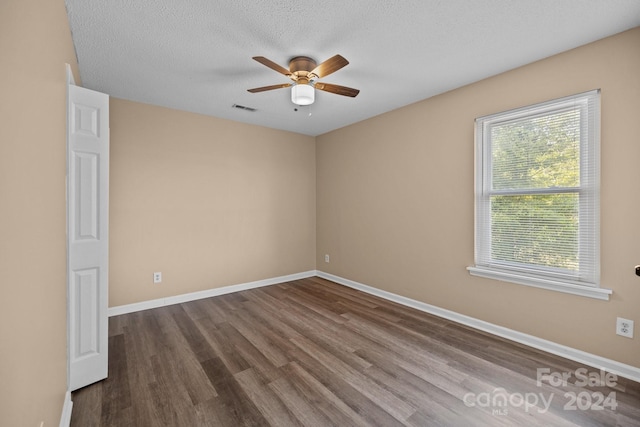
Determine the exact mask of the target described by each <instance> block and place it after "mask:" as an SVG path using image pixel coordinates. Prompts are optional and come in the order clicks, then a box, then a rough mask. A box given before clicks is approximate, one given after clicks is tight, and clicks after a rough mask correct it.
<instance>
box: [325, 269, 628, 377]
mask: <svg viewBox="0 0 640 427" xmlns="http://www.w3.org/2000/svg"><path fill="white" fill-rule="evenodd" d="M316 275H317V276H318V277H321V278H323V279H327V280H331V281H332V282H336V283H339V284H341V285H344V286H348V287H350V288H353V289H357V290H360V291H362V292H366V293H368V294H371V295H375V296H378V297H380V298H384V299H386V300H389V301H393V302H396V303H398V304H402V305H405V306H407V307H412V308H415V309H417V310H420V311H424V312H426V313H429V314H433V315H435V316H438V317H442V318H445V319H448V320H451V321H454V322H457V323H461V324H463V325H466V326H469V327H472V328H474V329H479V330H481V331H484V332H488V333H490V334H493V335H497V336H499V337H502V338H506V339H508V340H511V341H515V342H518V343H521V344H524V345H528V346H529V347H533V348H537V349H538V350H543V351H546V352H548V353H551V354H555V355H557V356H561V357H565V358H567V359H570V360H574V361H576V362H579V363H583V364H585V365H588V366H592V367H594V368H597V369H602V370H604V371H607V372H611V373H612V374H615V375H619V376H621V377H625V378H628V379H630V380H633V381H637V382H640V368H638V367H635V366H631V365H627V364H624V363H620V362H617V361H615V360H612V359H607V358H604V357H601V356H597V355H595V354H591V353H587V352H585V351H582V350H577V349H575V348H571V347H567V346H564V345H562V344H557V343H554V342H552V341H548V340H545V339H542V338H538V337H535V336H533V335H528V334H524V333H522V332H518V331H514V330H513V329H508V328H505V327H502V326H498V325H494V324H493V323H489V322H485V321H483V320H479V319H475V318H473V317H469V316H465V315H464V314H460V313H456V312H454V311H450V310H446V309H444V308H440V307H436V306H434V305H430V304H426V303H424V302H420V301H416V300H414V299H411V298H407V297H403V296H401V295H397V294H394V293H391V292H387V291H383V290H381V289H377V288H374V287H371V286H368V285H364V284H362V283H358V282H355V281H353V280H349V279H345V278H343V277H339V276H335V275H333V274H329V273H325V272H322V271H317V272H316Z"/></svg>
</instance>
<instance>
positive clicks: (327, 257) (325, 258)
mask: <svg viewBox="0 0 640 427" xmlns="http://www.w3.org/2000/svg"><path fill="white" fill-rule="evenodd" d="M324 262H329V255H328V254H327V255H325V256H324Z"/></svg>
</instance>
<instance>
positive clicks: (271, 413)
mask: <svg viewBox="0 0 640 427" xmlns="http://www.w3.org/2000/svg"><path fill="white" fill-rule="evenodd" d="M234 378H235V379H236V380H237V381H238V383H239V384H240V387H242V389H243V390H244V392H245V393H246V394H247V396H249V398H250V399H251V400H252V401H253V403H254V404H255V405H256V407H257V408H258V410H259V411H260V413H261V414H262V415H263V416H264V418H265V419H266V420H267V421H268V422H269V424H271V425H274V426H275V425H277V426H282V427H289V426H291V427H294V426H297V425H298V422H297V421H296V418H295V416H294V414H292V413H291V411H289V409H287V407H286V405H285V404H284V403H283V402H282V400H280V399H279V398H278V397H277V396H276V393H274V391H273V390H272V389H270V388H269V387H268V386H267V385H265V384H264V383H263V382H261V381H260V379H259V378H258V375H257V374H256V373H255V371H254V370H253V369H247V370H245V371H242V372H239V373H237V374H235V375H234Z"/></svg>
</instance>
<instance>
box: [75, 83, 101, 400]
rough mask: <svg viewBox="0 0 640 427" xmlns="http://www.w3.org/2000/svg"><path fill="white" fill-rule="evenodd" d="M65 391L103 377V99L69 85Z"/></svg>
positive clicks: (99, 94) (88, 91)
mask: <svg viewBox="0 0 640 427" xmlns="http://www.w3.org/2000/svg"><path fill="white" fill-rule="evenodd" d="M68 115H69V117H68V120H69V123H68V147H67V155H68V159H67V169H68V170H67V185H68V188H67V194H68V195H67V204H68V206H67V217H68V223H67V228H68V229H67V245H68V254H67V259H68V266H67V268H68V269H67V277H68V282H69V283H68V303H69V308H68V312H69V313H68V314H69V332H68V336H69V343H68V345H69V352H68V354H69V389H70V390H76V389H78V388H81V387H84V386H86V385H89V384H91V383H94V382H96V381H100V380H102V379H104V378H106V377H107V370H108V369H107V361H108V353H107V350H108V339H109V338H108V315H107V308H108V283H109V277H108V275H109V241H108V239H109V231H108V226H109V125H108V124H109V97H108V96H107V95H105V94H102V93H99V92H95V91H92V90H88V89H84V88H81V87H77V86H73V85H70V86H69V110H68Z"/></svg>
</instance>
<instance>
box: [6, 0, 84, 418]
mask: <svg viewBox="0 0 640 427" xmlns="http://www.w3.org/2000/svg"><path fill="white" fill-rule="evenodd" d="M0 58H1V60H0V62H1V63H2V71H1V72H0V76H1V78H0V292H2V297H1V298H0V425H3V426H27V427H37V426H39V425H40V422H41V421H44V422H45V426H48V427H50V426H57V425H58V424H59V422H60V415H61V409H62V406H63V401H64V394H65V391H66V389H67V374H66V373H67V362H66V339H67V338H66V337H67V334H66V266H65V265H66V251H65V244H66V243H65V215H66V214H65V212H66V211H65V209H66V208H65V144H66V143H65V141H66V136H65V133H66V113H65V111H66V107H65V103H66V101H65V96H66V95H65V94H66V72H65V65H64V64H65V62H66V63H71V64H73V65H74V66H75V54H74V51H73V45H72V42H71V34H70V31H69V26H68V23H67V16H66V12H65V8H64V1H63V0H55V1H51V0H29V1H26V0H2V2H0ZM76 75H77V74H76Z"/></svg>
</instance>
